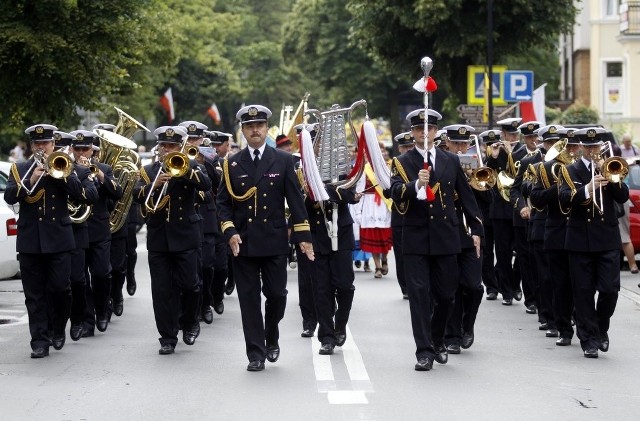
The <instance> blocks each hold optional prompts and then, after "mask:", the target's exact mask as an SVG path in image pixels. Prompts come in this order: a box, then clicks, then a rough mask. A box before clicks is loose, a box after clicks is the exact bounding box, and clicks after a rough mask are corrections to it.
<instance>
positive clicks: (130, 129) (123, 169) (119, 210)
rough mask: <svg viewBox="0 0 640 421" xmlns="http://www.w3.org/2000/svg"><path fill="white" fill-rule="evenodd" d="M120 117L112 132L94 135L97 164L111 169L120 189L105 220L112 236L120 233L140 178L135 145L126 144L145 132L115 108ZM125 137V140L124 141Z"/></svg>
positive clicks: (138, 160)
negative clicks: (97, 148)
mask: <svg viewBox="0 0 640 421" xmlns="http://www.w3.org/2000/svg"><path fill="white" fill-rule="evenodd" d="M116 111H117V112H118V115H119V117H120V119H119V121H118V124H117V125H116V128H115V130H114V132H110V131H107V130H100V129H96V130H95V131H94V132H95V134H96V135H97V136H98V137H99V138H100V155H99V157H98V160H99V161H100V162H102V163H104V164H107V165H109V166H111V168H112V170H113V175H114V176H115V178H116V179H117V180H118V184H120V186H122V197H121V198H120V200H118V201H117V202H116V204H115V207H114V209H113V211H112V212H111V216H110V217H109V227H110V231H111V232H112V233H114V232H116V231H118V230H119V229H121V228H122V227H123V226H124V224H125V222H126V220H127V215H128V214H129V208H130V207H131V203H132V201H133V188H134V187H135V186H136V183H137V182H138V179H139V178H140V170H139V167H140V157H139V156H138V154H137V153H136V152H134V151H133V150H132V149H135V148H136V143H135V142H134V141H132V140H130V138H129V137H133V135H134V134H135V132H137V131H138V130H140V129H142V130H146V131H149V129H147V128H146V127H144V126H143V125H142V124H140V123H139V122H138V121H137V120H135V119H134V118H132V117H131V116H129V115H128V114H127V113H125V112H124V111H122V110H121V109H119V108H116ZM127 136H129V137H127Z"/></svg>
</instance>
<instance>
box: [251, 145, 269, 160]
mask: <svg viewBox="0 0 640 421" xmlns="http://www.w3.org/2000/svg"><path fill="white" fill-rule="evenodd" d="M266 146H267V142H265V143H263V144H262V146H260V147H259V148H258V149H257V150H258V151H259V152H260V153H259V154H258V158H259V159H262V154H264V148H265V147H266ZM247 148H249V155H251V159H255V155H254V154H253V151H255V150H256V149H255V148H252V147H251V146H249V145H247Z"/></svg>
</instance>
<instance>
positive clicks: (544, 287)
mask: <svg viewBox="0 0 640 421" xmlns="http://www.w3.org/2000/svg"><path fill="white" fill-rule="evenodd" d="M531 245H532V246H533V256H534V257H535V263H536V274H537V278H538V294H537V296H536V303H537V306H538V319H539V320H540V322H541V323H545V322H546V323H547V325H548V326H549V329H557V328H558V327H557V324H556V318H555V317H554V314H553V280H552V279H551V269H550V268H549V254H548V253H547V252H546V251H545V250H544V242H543V241H534V242H532V243H531Z"/></svg>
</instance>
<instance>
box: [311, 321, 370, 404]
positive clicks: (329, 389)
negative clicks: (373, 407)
mask: <svg viewBox="0 0 640 421" xmlns="http://www.w3.org/2000/svg"><path fill="white" fill-rule="evenodd" d="M320 346H321V344H320V342H319V341H318V340H315V339H314V340H312V341H311V352H312V353H313V370H314V372H315V375H316V382H317V385H318V392H320V393H325V392H326V393H327V399H328V400H329V403H330V404H332V405H354V404H360V405H362V404H368V403H369V401H368V400H367V396H366V395H365V392H368V393H373V386H372V385H371V381H370V379H369V374H368V373H367V369H366V368H365V366H364V361H363V360H362V355H361V354H360V350H359V349H358V346H357V345H356V343H355V341H354V340H353V336H352V335H351V331H350V330H349V327H347V341H346V342H345V343H344V345H343V346H342V347H341V348H338V347H336V350H338V352H336V353H335V354H333V355H320V354H318V351H319V350H320ZM340 349H341V350H342V352H340V351H339V350H340ZM340 354H342V359H343V360H344V364H345V366H346V367H347V372H348V373H349V380H340V379H338V380H336V378H335V376H334V370H333V366H332V361H336V363H340V361H339V360H338V359H339V358H340Z"/></svg>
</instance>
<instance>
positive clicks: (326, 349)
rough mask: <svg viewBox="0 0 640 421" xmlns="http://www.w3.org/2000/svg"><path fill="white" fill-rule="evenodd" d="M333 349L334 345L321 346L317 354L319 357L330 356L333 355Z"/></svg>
mask: <svg viewBox="0 0 640 421" xmlns="http://www.w3.org/2000/svg"><path fill="white" fill-rule="evenodd" d="M333 348H335V345H334V344H322V346H321V347H320V351H319V352H318V354H320V355H331V354H333Z"/></svg>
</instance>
